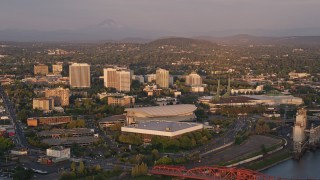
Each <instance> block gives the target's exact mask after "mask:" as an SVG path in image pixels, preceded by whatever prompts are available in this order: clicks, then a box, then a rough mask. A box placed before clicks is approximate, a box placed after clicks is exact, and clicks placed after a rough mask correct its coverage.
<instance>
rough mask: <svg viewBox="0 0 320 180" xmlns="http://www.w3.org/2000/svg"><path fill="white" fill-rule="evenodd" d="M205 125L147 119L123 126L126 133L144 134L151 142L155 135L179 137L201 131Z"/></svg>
mask: <svg viewBox="0 0 320 180" xmlns="http://www.w3.org/2000/svg"><path fill="white" fill-rule="evenodd" d="M202 129H203V125H202V124H199V123H189V122H172V121H146V122H141V123H139V124H133V125H129V126H124V127H121V132H122V133H124V134H128V133H133V134H139V135H141V136H142V138H143V140H144V142H151V139H152V137H153V136H163V137H169V138H177V137H180V136H181V135H183V134H186V133H190V132H194V131H200V130H202Z"/></svg>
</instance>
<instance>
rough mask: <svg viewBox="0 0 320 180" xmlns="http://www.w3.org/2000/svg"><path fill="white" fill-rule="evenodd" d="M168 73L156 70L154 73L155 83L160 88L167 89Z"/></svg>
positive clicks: (163, 70)
mask: <svg viewBox="0 0 320 180" xmlns="http://www.w3.org/2000/svg"><path fill="white" fill-rule="evenodd" d="M169 78H170V77H169V71H167V70H165V69H161V68H159V69H157V71H156V83H157V84H158V85H159V87H161V88H168V87H169Z"/></svg>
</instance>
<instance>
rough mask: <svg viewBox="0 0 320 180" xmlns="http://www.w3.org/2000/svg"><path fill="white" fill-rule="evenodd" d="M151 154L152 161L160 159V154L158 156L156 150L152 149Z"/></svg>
mask: <svg viewBox="0 0 320 180" xmlns="http://www.w3.org/2000/svg"><path fill="white" fill-rule="evenodd" d="M151 154H152V158H153V159H154V160H157V159H159V158H160V154H159V151H158V150H157V149H153V150H152V151H151Z"/></svg>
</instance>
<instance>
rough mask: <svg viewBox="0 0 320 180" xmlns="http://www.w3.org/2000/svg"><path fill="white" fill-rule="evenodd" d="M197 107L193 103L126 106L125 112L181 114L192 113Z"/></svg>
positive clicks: (150, 115) (163, 115) (143, 115)
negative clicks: (138, 106)
mask: <svg viewBox="0 0 320 180" xmlns="http://www.w3.org/2000/svg"><path fill="white" fill-rule="evenodd" d="M196 109H197V107H196V106H195V105H193V104H179V105H167V106H152V107H141V108H127V109H125V111H126V112H127V114H134V115H135V116H137V117H138V116H140V117H165V116H183V115H189V114H193V112H194V111H195V110H196Z"/></svg>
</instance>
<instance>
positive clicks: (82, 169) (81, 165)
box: [77, 161, 85, 175]
mask: <svg viewBox="0 0 320 180" xmlns="http://www.w3.org/2000/svg"><path fill="white" fill-rule="evenodd" d="M77 173H78V174H79V175H84V174H85V166H84V163H83V162H82V161H81V162H80V163H79V166H78V169H77Z"/></svg>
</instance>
